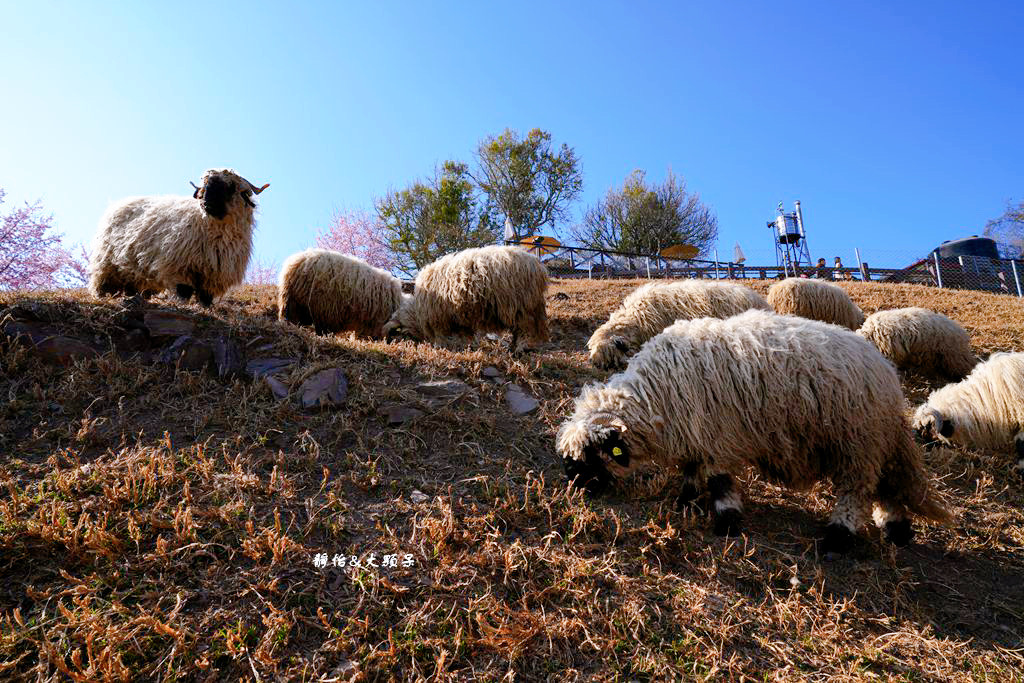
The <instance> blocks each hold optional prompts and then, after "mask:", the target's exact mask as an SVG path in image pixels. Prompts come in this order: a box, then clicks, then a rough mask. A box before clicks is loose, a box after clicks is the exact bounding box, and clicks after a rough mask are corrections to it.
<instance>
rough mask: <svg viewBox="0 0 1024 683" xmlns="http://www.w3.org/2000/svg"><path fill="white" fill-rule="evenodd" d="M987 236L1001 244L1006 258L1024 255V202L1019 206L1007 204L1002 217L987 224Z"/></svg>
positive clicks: (1001, 249)
mask: <svg viewBox="0 0 1024 683" xmlns="http://www.w3.org/2000/svg"><path fill="white" fill-rule="evenodd" d="M985 236H986V237H991V238H992V239H994V240H995V241H996V242H998V243H999V251H1000V253H1001V254H1002V255H1003V257H1004V258H1020V257H1021V256H1022V255H1024V201H1022V202H1020V203H1019V204H1017V206H1014V205H1013V204H1010V203H1007V205H1006V211H1004V212H1003V215H1002V216H1000V217H999V218H993V219H992V220H990V221H989V222H988V223H986V224H985Z"/></svg>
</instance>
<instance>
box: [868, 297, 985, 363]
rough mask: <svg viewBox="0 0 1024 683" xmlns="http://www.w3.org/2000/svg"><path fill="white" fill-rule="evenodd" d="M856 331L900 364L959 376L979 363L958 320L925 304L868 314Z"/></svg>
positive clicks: (883, 353)
mask: <svg viewBox="0 0 1024 683" xmlns="http://www.w3.org/2000/svg"><path fill="white" fill-rule="evenodd" d="M857 334H859V335H860V336H862V337H864V338H865V339H867V340H868V341H870V342H871V343H872V344H874V345H875V346H876V347H878V350H879V351H881V352H882V355H883V356H885V357H886V358H888V359H889V360H891V361H892V362H893V363H895V364H896V366H897V367H900V368H907V367H912V368H917V369H918V370H920V371H922V372H925V373H928V374H933V375H946V376H948V377H952V378H954V379H962V378H963V377H964V376H965V375H967V373H969V372H970V371H971V369H972V368H973V367H974V366H975V365H977V364H978V359H977V358H975V357H974V354H973V353H971V338H970V337H969V336H968V335H967V331H966V330H964V328H962V327H960V324H959V323H957V322H956V321H954V320H950V319H949V318H947V317H946V316H944V315H942V314H941V313H935V312H934V311H929V310H928V309H926V308H897V309H895V310H892V311H879V312H878V313H873V314H871V315H869V316H868V318H867V320H865V321H864V324H863V325H862V326H861V328H860V329H859V330H857Z"/></svg>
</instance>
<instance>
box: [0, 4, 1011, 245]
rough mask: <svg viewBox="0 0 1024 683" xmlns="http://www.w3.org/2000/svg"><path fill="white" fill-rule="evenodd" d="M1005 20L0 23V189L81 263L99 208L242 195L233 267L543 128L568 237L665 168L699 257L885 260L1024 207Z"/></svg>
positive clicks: (937, 14)
mask: <svg viewBox="0 0 1024 683" xmlns="http://www.w3.org/2000/svg"><path fill="white" fill-rule="evenodd" d="M1021 26H1024V3H1011V2H972V3H964V2H927V3H925V2H919V3H918V2H902V3H888V2H857V3H835V2H824V3H822V2H813V3H811V2H807V3H804V2H778V3H764V2H705V3H695V2H693V3H684V2H662V3H655V2H643V1H637V2H629V3H627V2H579V3H568V2H565V3H552V2H536V3H534V2H530V3H527V2H516V3H501V4H499V3H469V2H457V3H456V2H432V3H423V2H417V3H412V2H408V3H406V2H389V1H386V0H385V1H381V2H367V3H358V4H348V3H324V4H314V3H262V2H246V3H244V4H234V3H216V4H214V3H210V4H207V3H189V2H175V3H137V2H131V3H129V2H125V3H114V2H110V3H82V2H58V1H54V2H7V3H3V4H0V34H2V36H3V39H2V40H0V79H2V80H0V83H2V90H0V92H2V93H3V100H4V104H3V105H2V106H0V187H4V188H5V189H6V190H7V192H8V197H7V199H8V202H14V201H21V200H25V199H29V200H31V199H35V198H41V199H42V200H43V202H44V204H45V205H46V207H47V209H48V210H50V211H52V212H53V213H54V214H55V216H56V222H57V225H58V227H59V229H60V230H61V231H63V232H64V233H65V235H66V237H67V239H68V240H69V241H72V242H74V241H84V242H86V243H88V242H89V241H90V240H91V237H92V234H93V232H94V231H95V227H96V221H97V219H98V218H99V216H100V215H101V214H102V212H103V210H104V208H105V207H106V205H107V204H108V203H109V202H110V201H112V200H115V199H118V198H121V197H125V196H131V195H139V194H185V193H190V192H191V188H190V187H189V185H188V181H189V180H195V179H198V177H199V176H200V174H201V173H202V171H203V170H204V169H206V168H209V167H222V166H231V167H234V168H236V169H238V170H239V171H240V172H241V173H242V174H243V175H245V176H246V177H247V178H248V179H249V180H251V181H253V182H254V183H257V184H262V183H264V182H269V183H271V187H270V188H269V189H268V190H267V192H265V193H264V194H263V195H261V197H260V202H259V203H260V205H261V209H260V214H259V225H258V228H257V233H256V252H257V255H259V256H261V257H263V258H264V259H266V260H271V261H276V262H278V263H279V262H280V261H282V260H283V259H284V258H285V257H286V256H287V255H288V254H290V253H292V252H294V251H297V250H300V249H302V248H305V247H307V246H309V245H310V244H311V243H312V241H313V237H314V235H315V233H316V231H317V229H318V228H319V227H321V226H323V225H325V224H326V222H327V221H328V219H329V217H330V215H331V213H332V212H333V211H334V210H335V209H337V208H345V207H347V208H371V207H372V204H373V199H374V198H375V197H378V196H380V195H382V194H384V193H385V192H386V191H387V190H388V189H389V188H399V187H402V186H404V185H405V184H407V183H409V182H411V181H413V180H416V179H418V178H422V177H424V176H426V175H428V174H430V173H431V172H432V170H433V168H434V166H435V165H436V164H439V163H440V162H442V161H444V160H445V159H449V158H454V159H463V160H467V161H468V160H470V158H471V155H472V151H473V149H474V147H475V145H476V143H477V142H478V141H479V140H480V139H481V138H482V137H484V136H486V135H488V134H495V133H498V132H500V131H502V130H503V129H504V128H506V127H509V128H514V129H518V130H520V131H521V132H526V131H527V130H529V129H530V128H534V127H540V128H543V129H545V130H548V131H550V132H551V133H552V135H553V136H554V140H555V142H556V143H562V142H565V143H568V144H569V145H571V146H572V147H574V148H575V149H576V152H577V154H578V155H579V157H580V159H581V160H582V165H583V172H584V183H585V189H584V196H583V198H582V200H581V201H580V202H579V203H578V204H577V205H576V206H575V208H574V214H575V215H576V216H579V215H581V214H582V211H583V210H584V209H585V208H586V206H588V205H589V204H591V203H593V202H594V201H596V200H597V199H598V198H600V197H601V196H602V195H603V194H604V193H605V192H606V191H607V189H608V188H609V187H610V186H612V185H617V184H620V183H621V182H622V180H623V178H624V177H625V176H626V175H627V174H628V173H629V172H630V171H631V170H633V169H635V168H641V169H645V170H647V171H648V174H649V176H648V177H650V178H654V179H660V178H661V177H662V176H663V175H664V171H665V169H666V168H667V167H672V169H673V170H674V171H675V172H676V173H677V174H679V175H682V176H683V177H685V179H686V181H687V184H688V187H689V189H691V190H693V191H696V192H698V193H700V195H701V197H702V199H703V200H704V201H705V202H707V203H708V204H710V205H711V206H712V207H713V208H714V209H715V210H716V212H717V214H718V218H719V222H720V237H719V249H720V251H721V252H722V254H723V257H724V256H725V254H731V253H732V245H733V244H734V243H735V242H737V241H738V242H739V243H740V244H741V245H742V247H743V249H744V251H745V252H746V253H747V256H748V259H749V262H751V263H753V262H773V251H772V243H771V236H770V233H769V232H768V230H767V229H766V228H765V221H767V220H770V219H772V218H773V216H774V208H775V206H776V204H777V203H778V202H779V201H780V200H784V201H785V203H786V206H787V209H791V207H792V201H793V200H794V199H800V200H801V202H802V205H803V211H804V218H805V223H806V227H807V232H808V240H809V244H810V248H811V252H812V256H814V257H815V258H817V257H818V256H826V257H828V258H829V261H830V262H831V257H832V256H834V255H836V254H838V255H840V256H842V257H843V260H844V261H845V262H848V263H849V262H852V261H853V249H854V247H860V249H861V251H862V252H863V253H864V255H865V259H867V260H869V261H870V262H873V263H874V264H876V265H889V264H890V263H892V264H893V265H897V264H899V263H900V262H908V261H909V260H910V259H912V258H913V257H914V256H916V255H919V254H924V253H926V252H927V251H928V250H929V249H931V248H932V247H933V246H934V245H935V244H937V243H938V242H940V241H942V240H944V239H952V238H957V237H962V236H965V235H969V234H973V233H976V232H980V230H981V229H982V228H983V226H984V224H985V221H986V220H987V219H989V218H992V217H994V216H997V215H998V214H1000V213H1001V212H1002V211H1003V208H1004V206H1005V203H1006V202H1007V201H1008V200H1011V199H1018V200H1019V199H1021V198H1024V136H1022V134H1021V121H1022V120H1024V90H1022V87H1021V73H1024V51H1022V50H1021V49H1020V48H1019V43H1020V27H1021Z"/></svg>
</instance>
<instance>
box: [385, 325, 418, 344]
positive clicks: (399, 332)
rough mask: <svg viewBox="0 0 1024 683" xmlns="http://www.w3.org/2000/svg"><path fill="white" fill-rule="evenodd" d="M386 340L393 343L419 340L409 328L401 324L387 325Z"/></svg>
mask: <svg viewBox="0 0 1024 683" xmlns="http://www.w3.org/2000/svg"><path fill="white" fill-rule="evenodd" d="M384 329H385V331H384V341H385V342H388V343H391V342H393V341H419V340H418V339H416V337H415V335H413V334H412V333H411V332H409V330H407V329H405V328H404V327H401V326H395V327H388V326H385V328H384Z"/></svg>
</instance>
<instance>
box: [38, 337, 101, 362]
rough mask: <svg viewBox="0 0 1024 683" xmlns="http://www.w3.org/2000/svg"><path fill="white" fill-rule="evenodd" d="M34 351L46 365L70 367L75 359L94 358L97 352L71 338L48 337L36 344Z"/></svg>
mask: <svg viewBox="0 0 1024 683" xmlns="http://www.w3.org/2000/svg"><path fill="white" fill-rule="evenodd" d="M36 351H38V352H39V355H40V356H42V358H43V360H44V361H45V362H47V363H53V364H54V365H71V363H72V362H74V360H75V359H76V358H94V357H96V356H98V355H100V354H99V352H98V351H97V350H96V349H94V348H93V347H91V346H89V345H88V344H86V343H85V342H81V341H79V340H77V339H74V338H72V337H49V338H47V339H44V340H42V341H41V342H39V343H38V344H36Z"/></svg>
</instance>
